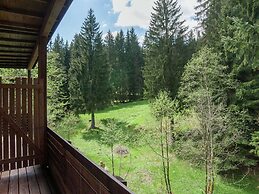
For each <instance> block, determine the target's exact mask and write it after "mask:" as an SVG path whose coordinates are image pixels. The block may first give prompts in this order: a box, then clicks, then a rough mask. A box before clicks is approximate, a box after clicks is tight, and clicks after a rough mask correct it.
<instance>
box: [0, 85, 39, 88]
mask: <svg viewBox="0 0 259 194" xmlns="http://www.w3.org/2000/svg"><path fill="white" fill-rule="evenodd" d="M0 88H15V89H16V88H19V89H23V88H29V89H39V85H35V86H34V85H29V86H24V85H17V84H0Z"/></svg>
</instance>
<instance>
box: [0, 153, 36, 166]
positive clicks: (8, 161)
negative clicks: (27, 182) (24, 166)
mask: <svg viewBox="0 0 259 194" xmlns="http://www.w3.org/2000/svg"><path fill="white" fill-rule="evenodd" d="M40 157H41V156H40V155H32V156H21V157H15V158H9V159H5V160H1V161H0V164H9V163H14V162H20V161H24V160H31V159H34V158H40Z"/></svg>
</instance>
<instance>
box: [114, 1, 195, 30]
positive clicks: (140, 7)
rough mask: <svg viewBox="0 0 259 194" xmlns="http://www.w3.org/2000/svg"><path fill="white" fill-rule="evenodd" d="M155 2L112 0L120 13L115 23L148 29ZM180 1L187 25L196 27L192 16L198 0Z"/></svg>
mask: <svg viewBox="0 0 259 194" xmlns="http://www.w3.org/2000/svg"><path fill="white" fill-rule="evenodd" d="M129 2H130V6H129ZM154 2H155V0H112V7H113V12H114V13H118V14H119V15H118V19H117V22H116V23H115V25H116V26H119V27H130V26H138V27H141V28H143V29H147V28H148V26H149V22H150V16H151V12H152V6H153V5H154ZM178 3H179V5H180V6H181V8H182V12H183V17H182V19H185V20H186V25H188V26H190V27H194V26H195V25H196V21H194V20H193V19H192V17H193V16H194V13H195V11H194V7H195V5H196V0H178Z"/></svg>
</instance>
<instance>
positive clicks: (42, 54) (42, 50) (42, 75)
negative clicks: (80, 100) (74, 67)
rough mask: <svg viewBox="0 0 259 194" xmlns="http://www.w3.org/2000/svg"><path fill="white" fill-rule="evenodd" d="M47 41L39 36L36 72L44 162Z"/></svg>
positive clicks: (41, 146)
mask: <svg viewBox="0 0 259 194" xmlns="http://www.w3.org/2000/svg"><path fill="white" fill-rule="evenodd" d="M47 43H48V37H45V36H40V37H39V49H38V56H39V58H38V74H39V79H40V84H41V85H40V86H41V87H40V88H41V90H40V98H39V99H40V106H39V109H40V110H41V111H40V114H39V118H40V120H39V128H40V135H41V136H40V137H41V139H40V149H41V150H42V152H43V153H44V156H43V163H45V162H46V159H47V156H46V152H45V149H46V148H45V146H46V145H45V141H44V140H45V134H46V129H47Z"/></svg>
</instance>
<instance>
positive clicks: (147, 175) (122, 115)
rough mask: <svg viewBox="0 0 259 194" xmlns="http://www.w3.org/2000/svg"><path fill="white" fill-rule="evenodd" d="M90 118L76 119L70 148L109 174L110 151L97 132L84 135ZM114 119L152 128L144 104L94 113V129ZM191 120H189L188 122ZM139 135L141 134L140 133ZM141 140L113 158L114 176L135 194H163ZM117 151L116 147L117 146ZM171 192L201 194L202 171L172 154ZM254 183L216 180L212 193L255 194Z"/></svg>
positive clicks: (152, 157) (153, 159) (154, 159)
mask: <svg viewBox="0 0 259 194" xmlns="http://www.w3.org/2000/svg"><path fill="white" fill-rule="evenodd" d="M89 118H90V115H87V114H85V115H80V122H78V124H77V125H75V129H74V135H73V136H71V137H70V140H71V141H72V144H73V145H74V146H75V147H77V148H79V150H80V151H81V152H82V153H83V154H84V155H85V156H87V157H88V158H89V159H91V160H92V161H94V162H96V163H97V164H99V163H100V161H102V162H104V163H105V165H106V166H107V168H108V171H110V172H111V169H112V168H111V160H110V149H109V148H108V147H107V146H106V145H103V144H101V143H100V141H99V140H100V137H99V132H98V130H93V131H90V132H89V131H88V130H87V127H88V126H89V124H90V123H89ZM105 118H116V119H119V120H121V121H124V122H127V123H128V124H129V125H130V126H134V128H135V129H138V130H142V129H144V128H145V129H148V128H150V127H154V126H156V121H155V119H154V118H153V117H152V115H151V113H150V107H149V105H148V102H147V101H139V102H133V103H125V104H121V105H116V106H113V107H110V108H107V109H105V110H103V111H100V112H97V113H96V121H97V126H99V125H100V120H101V119H105ZM191 120H193V118H191ZM186 122H189V120H188V119H181V122H180V123H181V125H182V126H184V127H186V126H188V123H186ZM141 134H142V133H141ZM143 139H144V138H142V136H140V137H139V139H138V140H137V141H138V143H135V144H133V145H128V146H125V145H123V148H124V149H126V150H127V151H128V152H129V154H127V155H124V156H121V155H118V154H115V165H116V166H115V167H116V168H115V174H116V175H120V176H121V177H123V178H125V179H126V180H127V182H128V186H129V188H130V189H131V190H132V191H134V192H135V193H137V194H159V193H165V191H164V190H163V186H162V185H163V176H162V174H161V164H160V160H159V157H158V156H157V154H155V153H154V152H153V151H152V149H151V148H150V146H148V145H146V143H145V141H143ZM117 147H119V146H117ZM171 167H172V168H171V172H170V174H171V180H172V188H173V191H174V193H175V194H196V193H197V194H201V193H202V191H203V189H204V182H205V180H204V177H205V175H204V171H203V170H202V169H200V168H197V167H195V166H193V165H191V164H190V163H189V162H187V161H183V160H180V159H178V158H177V157H175V156H174V155H173V153H172V162H171ZM258 185H259V184H258V181H257V180H256V178H255V177H245V178H244V179H243V180H242V181H241V182H239V179H234V180H232V179H231V180H230V179H224V178H222V177H220V176H217V178H216V185H215V193H216V194H217V193H218V194H258V193H259V189H257V188H256V187H257V186H258Z"/></svg>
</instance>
